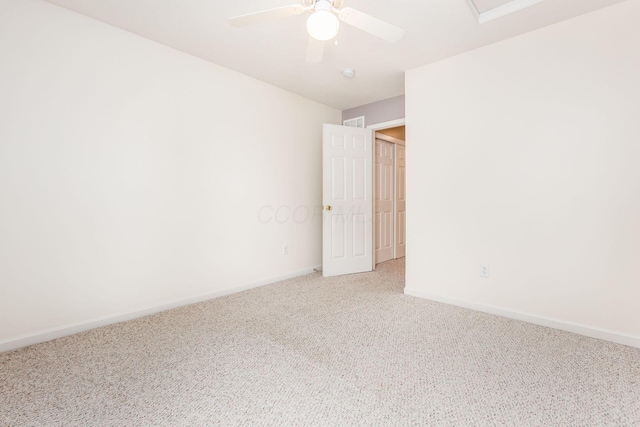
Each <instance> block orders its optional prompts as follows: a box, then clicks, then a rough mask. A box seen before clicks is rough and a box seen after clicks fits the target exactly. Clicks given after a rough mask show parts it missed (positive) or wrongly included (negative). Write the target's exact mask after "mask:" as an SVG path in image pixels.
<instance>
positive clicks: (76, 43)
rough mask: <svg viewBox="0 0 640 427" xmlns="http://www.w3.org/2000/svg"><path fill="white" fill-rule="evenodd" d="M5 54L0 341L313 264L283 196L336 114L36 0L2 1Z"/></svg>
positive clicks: (314, 159) (311, 191) (301, 182)
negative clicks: (284, 249) (275, 215)
mask: <svg viewBox="0 0 640 427" xmlns="http://www.w3.org/2000/svg"><path fill="white" fill-rule="evenodd" d="M0 58H1V60H0V117H1V118H2V122H1V125H0V350H2V349H8V348H12V347H15V346H17V345H21V344H26V343H29V342H34V339H31V341H30V340H29V339H28V338H29V336H30V335H32V334H36V335H38V334H39V333H42V332H43V331H45V330H50V329H54V330H55V329H56V328H63V329H64V328H65V327H67V326H69V325H76V326H77V324H80V325H82V324H85V322H90V321H92V320H95V319H100V318H102V317H105V316H106V317H109V316H113V315H114V314H118V313H120V314H121V313H130V312H137V311H139V310H144V309H147V308H150V307H156V306H159V305H162V304H167V303H172V302H176V301H178V302H179V301H182V300H184V299H187V298H191V297H197V296H201V295H215V294H216V293H220V292H222V293H224V292H225V291H226V290H229V289H236V288H241V287H244V286H251V285H252V284H256V283H264V282H268V281H269V280H270V279H273V278H277V277H282V276H287V275H292V274H296V273H298V272H302V271H306V270H310V269H312V268H313V267H316V266H318V265H319V264H320V263H321V240H320V237H321V236H320V234H321V222H320V220H319V219H318V218H314V217H310V218H308V219H306V218H305V217H306V212H307V211H306V208H301V209H299V210H298V212H297V214H298V216H297V217H296V221H293V220H292V219H291V218H290V216H289V210H288V208H287V207H291V208H296V207H298V206H303V207H310V209H313V207H314V206H318V205H321V203H322V201H321V151H322V149H321V131H322V126H321V124H322V123H323V122H327V123H340V118H341V112H340V111H338V110H335V109H332V108H329V107H327V106H324V105H321V104H318V103H316V102H312V101H310V100H308V99H305V98H302V97H300V96H297V95H294V94H291V93H289V92H286V91H283V90H281V89H278V88H275V87H273V86H270V85H267V84H265V83H262V82H260V81H257V80H254V79H251V78H248V77H246V76H243V75H241V74H238V73H235V72H232V71H230V70H228V69H224V68H222V67H219V66H216V65H213V64H211V63H208V62H205V61H203V60H200V59H196V58H194V57H190V56H188V55H185V54H182V53H180V52H178V51H175V50H173V49H170V48H167V47H165V46H162V45H158V44H156V43H153V42H151V41H148V40H146V39H143V38H140V37H138V36H135V35H133V34H130V33H127V32H124V31H121V30H118V29H116V28H113V27H110V26H108V25H105V24H102V23H99V22H97V21H94V20H91V19H89V18H85V17H83V16H81V15H78V14H75V13H72V12H70V11H67V10H65V9H62V8H59V7H57V6H53V5H51V4H48V3H45V2H43V1H40V0H2V3H0ZM264 206H271V207H273V209H277V208H278V207H280V206H285V208H284V209H282V210H281V211H280V216H279V217H278V221H279V222H277V221H275V220H270V219H271V218H272V213H273V210H272V209H270V208H267V209H266V210H262V211H261V208H263V207H264ZM261 213H262V217H259V215H260V214H261ZM305 219H306V220H305ZM284 244H288V245H289V252H290V254H289V255H288V256H283V255H282V246H283V245H284ZM98 323H100V322H98ZM72 329H73V328H72ZM72 329H69V330H67V331H73V330H72ZM79 329H82V327H80V328H79ZM79 329H78V328H76V330H79ZM49 332H51V331H49ZM55 335H56V334H55V333H54V334H53V335H52V334H49V335H48V336H49V337H51V336H55ZM42 337H43V336H40V338H42ZM45 338H46V336H45ZM35 341H37V339H35Z"/></svg>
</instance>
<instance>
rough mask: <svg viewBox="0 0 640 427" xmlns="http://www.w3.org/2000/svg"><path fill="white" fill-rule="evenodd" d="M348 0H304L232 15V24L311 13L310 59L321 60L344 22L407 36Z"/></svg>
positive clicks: (391, 36) (384, 35)
mask: <svg viewBox="0 0 640 427" xmlns="http://www.w3.org/2000/svg"><path fill="white" fill-rule="evenodd" d="M343 3H344V0H302V3H301V4H292V5H289V6H283V7H276V8H274V9H267V10H262V11H260V12H254V13H248V14H246V15H240V16H234V17H232V18H229V22H230V23H231V25H233V26H235V27H244V26H247V25H253V24H259V23H261V22H265V21H271V20H273V19H278V18H284V17H287V16H294V15H300V14H302V13H304V12H311V15H310V16H309V18H308V19H307V31H308V32H309V44H308V46H307V62H320V61H322V56H323V53H324V42H325V41H327V40H331V39H332V38H334V37H335V36H336V34H338V29H339V28H340V21H342V22H344V23H346V24H349V25H351V26H353V27H356V28H358V29H360V30H362V31H366V32H367V33H369V34H372V35H374V36H376V37H379V38H381V39H383V40H386V41H388V42H390V43H393V42H397V41H398V40H400V39H401V38H402V36H403V35H404V30H403V29H402V28H398V27H396V26H395V25H391V24H389V23H387V22H384V21H381V20H380V19H378V18H374V17H373V16H371V15H367V14H366V13H363V12H360V11H358V10H355V9H353V8H350V7H344V8H343V7H342V5H343Z"/></svg>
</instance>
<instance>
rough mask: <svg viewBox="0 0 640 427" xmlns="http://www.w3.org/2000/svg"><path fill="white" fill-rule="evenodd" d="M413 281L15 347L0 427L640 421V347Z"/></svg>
mask: <svg viewBox="0 0 640 427" xmlns="http://www.w3.org/2000/svg"><path fill="white" fill-rule="evenodd" d="M403 281H404V260H397V261H391V262H387V263H384V264H381V265H379V266H378V269H377V270H376V271H375V272H372V273H365V274H359V275H351V276H342V277H336V278H329V279H323V278H322V277H321V275H320V274H311V275H308V276H304V277H299V278H296V279H291V280H287V281H283V282H279V283H275V284H272V285H268V286H263V287H260V288H257V289H253V290H250V291H246V292H242V293H238V294H234V295H230V296H227V297H223V298H218V299H215V300H211V301H207V302H204V303H199V304H194V305H191V306H187V307H182V308H178V309H174V310H170V311H166V312H163V313H159V314H156V315H153V316H148V317H144V318H140V319H136V320H132V321H128V322H124V323H120V324H116V325H111V326H107V327H103V328H99V329H95V330H92V331H88V332H85V333H81V334H77V335H74V336H70V337H66V338H61V339H58V340H55V341H50V342H47V343H43V344H39V345H35V346H31V347H27V348H24V349H20V350H17V351H12V352H7V353H3V354H0V426H12V427H13V426H357V425H362V426H640V349H635V348H631V347H626V346H622V345H617V344H613V343H610V342H606V341H601V340H597V339H591V338H586V337H583V336H580V335H576V334H572V333H567V332H562V331H558V330H555V329H549V328H544V327H541V326H536V325H532V324H528V323H524V322H520V321H516V320H510V319H506V318H502V317H498V316H493V315H489V314H484V313H480V312H476V311H472V310H467V309H463V308H459V307H454V306H450V305H446V304H440V303H436V302H432V301H428V300H424V299H419V298H414V297H410V296H406V295H403V294H402V289H403V287H404V283H403Z"/></svg>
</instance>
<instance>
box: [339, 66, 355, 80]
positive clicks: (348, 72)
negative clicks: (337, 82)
mask: <svg viewBox="0 0 640 427" xmlns="http://www.w3.org/2000/svg"><path fill="white" fill-rule="evenodd" d="M342 75H343V76H345V77H346V78H348V79H350V78H351V77H353V76H355V75H356V72H355V71H353V70H352V69H351V68H345V69H344V70H342Z"/></svg>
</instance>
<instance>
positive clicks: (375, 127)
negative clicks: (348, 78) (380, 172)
mask: <svg viewBox="0 0 640 427" xmlns="http://www.w3.org/2000/svg"><path fill="white" fill-rule="evenodd" d="M406 125H407V119H406V118H404V117H403V118H401V119H395V120H389V121H388V122H382V123H376V124H373V125H369V126H367V129H371V131H372V133H373V135H372V139H373V141H374V144H375V139H376V131H377V130H384V129H389V128H395V127H398V126H406ZM394 139H395V138H394ZM390 142H393V141H390ZM375 179H376V177H375V168H371V185H373V183H374V182H375ZM374 202H375V201H374ZM394 203H395V202H394ZM374 210H375V206H374ZM394 227H395V221H394ZM374 228H375V227H374V226H373V224H372V227H371V229H372V230H373V229H374ZM374 246H375V243H374V241H372V242H371V252H372V253H373V266H372V269H373V270H375V269H376V254H375V247H374ZM394 253H395V247H394Z"/></svg>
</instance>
